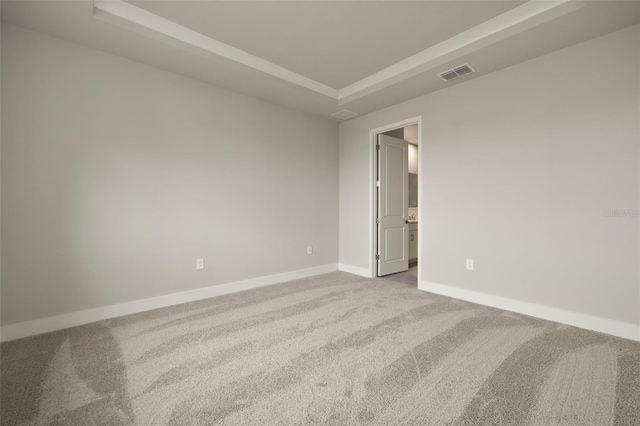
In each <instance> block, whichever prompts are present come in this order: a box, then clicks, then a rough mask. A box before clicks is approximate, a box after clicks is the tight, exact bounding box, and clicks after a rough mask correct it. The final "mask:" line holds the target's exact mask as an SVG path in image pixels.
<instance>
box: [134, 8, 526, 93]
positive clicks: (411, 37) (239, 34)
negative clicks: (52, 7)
mask: <svg viewBox="0 0 640 426" xmlns="http://www.w3.org/2000/svg"><path fill="white" fill-rule="evenodd" d="M129 3H132V4H135V5H136V6H138V7H141V8H143V9H145V10H148V11H150V12H152V13H154V14H156V15H159V16H162V17H163V18H167V19H170V20H171V21H173V22H176V23H178V24H180V25H184V26H186V27H188V28H191V29H193V30H195V31H197V32H199V33H202V34H204V35H206V36H209V37H211V38H214V39H216V40H219V41H221V42H223V43H226V44H229V45H231V46H233V47H236V48H238V49H241V50H244V51H245V52H248V53H251V54H253V55H256V56H259V57H260V58H263V59H266V60H268V61H270V62H273V63H276V64H278V65H281V66H283V67H285V68H288V69H290V70H292V71H295V72H297V73H300V74H302V75H304V76H307V77H309V78H311V79H313V80H317V81H319V82H320V83H323V84H326V85H327V86H330V87H333V88H335V89H341V88H342V87H345V86H348V85H350V84H352V83H355V82H356V81H358V80H361V79H363V78H365V77H367V76H369V75H371V74H373V73H375V72H377V71H380V70H381V69H383V68H386V67H388V66H389V65H393V64H394V63H396V62H398V61H400V60H402V59H405V58H407V57H409V56H411V55H413V54H415V53H418V52H420V51H421V50H424V49H426V48H427V47H431V46H433V45H434V44H437V43H440V42H442V41H444V40H446V39H448V38H450V37H453V36H455V35H456V34H459V33H461V32H462V31H464V30H466V29H468V28H471V27H473V26H475V25H478V24H480V23H482V22H484V21H486V20H488V19H491V18H493V17H495V16H497V15H499V14H501V13H503V12H506V11H507V10H509V9H512V8H514V7H515V6H518V5H520V4H522V3H524V1H517V2H516V1H450V2H442V1H424V2H415V1H410V2H405V1H400V2H397V1H394V2H389V1H387V2H385V1H376V2H362V1H355V2H327V1H317V2H308V1H305V2H271V1H269V2H245V1H236V2H229V1H223V2H220V1H130V2H129Z"/></svg>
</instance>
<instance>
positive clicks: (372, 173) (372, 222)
mask: <svg viewBox="0 0 640 426" xmlns="http://www.w3.org/2000/svg"><path fill="white" fill-rule="evenodd" d="M412 124H417V125H418V282H421V279H422V262H421V261H420V260H421V258H420V250H421V247H422V234H423V230H424V226H423V225H422V224H423V222H422V217H423V210H424V208H422V207H421V206H424V204H423V201H422V191H421V184H420V176H422V154H421V152H422V148H423V146H422V116H421V115H419V116H417V117H413V118H408V119H406V120H402V121H397V122H395V123H391V124H387V125H386V126H381V127H376V128H375V129H371V130H369V188H370V191H369V230H370V232H369V276H370V277H371V278H375V277H376V272H377V271H376V261H375V259H376V245H377V243H378V242H377V234H376V203H377V202H378V200H377V199H376V169H377V167H378V165H377V164H376V161H375V160H376V142H377V140H376V137H377V136H378V135H379V134H380V133H386V132H389V131H391V130H396V129H400V128H402V127H407V126H411V125H412Z"/></svg>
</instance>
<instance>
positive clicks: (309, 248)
mask: <svg viewBox="0 0 640 426" xmlns="http://www.w3.org/2000/svg"><path fill="white" fill-rule="evenodd" d="M307 254H313V246H307Z"/></svg>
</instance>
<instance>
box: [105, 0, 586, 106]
mask: <svg viewBox="0 0 640 426" xmlns="http://www.w3.org/2000/svg"><path fill="white" fill-rule="evenodd" d="M585 4H586V3H585V0H553V1H547V0H530V1H528V2H527V3H524V4H522V5H520V6H518V7H515V8H513V9H511V10H509V11H507V12H505V13H503V14H501V15H498V16H496V17H494V18H492V19H490V20H488V21H485V22H483V23H481V24H479V25H476V26H475V27H473V28H470V29H469V30H466V31H464V32H462V33H460V34H458V35H456V36H454V37H451V38H450V39H448V40H445V41H443V42H441V43H438V44H436V45H434V46H432V47H430V48H428V49H425V50H423V51H421V52H418V53H416V54H415V55H412V56H410V57H408V58H406V59H403V60H401V61H399V62H397V63H395V64H393V65H391V66H389V67H387V68H385V69H383V70H381V71H378V72H376V73H374V74H371V75H370V76H368V77H365V78H363V79H362V80H359V81H357V82H355V83H353V84H350V85H348V86H346V87H343V88H342V89H339V90H338V89H335V88H333V87H330V86H327V85H325V84H323V83H320V82H319V81H316V80H313V79H311V78H308V77H305V76H304V75H302V74H298V73H296V72H294V71H292V70H289V69H287V68H284V67H281V66H280V65H277V64H274V63H272V62H269V61H267V60H265V59H262V58H260V57H258V56H255V55H252V54H250V53H247V52H245V51H243V50H240V49H237V48H235V47H233V46H230V45H228V44H225V43H222V42H220V41H218V40H215V39H213V38H211V37H208V36H205V35H204V34H201V33H199V32H196V31H194V30H191V29H189V28H187V27H184V26H182V25H180V24H177V23H175V22H173V21H170V20H168V19H165V18H162V17H160V16H158V15H155V14H153V13H151V12H148V11H146V10H144V9H142V8H139V7H137V6H134V5H132V4H130V3H126V2H125V1H123V0H94V3H93V16H94V17H96V18H99V19H102V20H104V21H107V22H110V23H112V24H115V25H118V26H120V27H123V28H126V29H129V30H132V31H134V32H137V33H139V34H143V35H146V36H149V37H152V38H155V39H158V40H160V41H163V42H165V43H168V44H172V45H177V46H178V47H180V48H182V49H184V50H189V51H192V52H194V53H196V54H199V55H204V56H205V57H208V58H211V59H214V60H220V59H226V60H229V61H232V62H233V63H237V64H241V65H244V66H247V67H250V68H252V69H255V70H258V71H261V72H263V73H265V74H269V75H271V76H274V77H277V78H280V79H282V80H285V81H287V82H289V83H292V84H295V85H297V86H299V87H303V88H305V89H308V90H311V91H313V92H316V93H320V94H322V95H324V96H327V97H329V98H332V99H334V100H336V101H338V105H344V104H346V103H348V102H351V101H353V100H355V99H358V98H361V97H363V96H366V95H369V94H371V93H374V92H376V91H378V90H381V89H384V88H386V87H389V86H391V85H393V84H396V83H398V82H400V81H403V80H406V79H408V78H411V77H413V76H415V75H417V74H420V73H423V72H425V71H428V70H430V69H433V68H436V67H438V66H440V65H442V64H445V63H447V62H448V61H451V60H454V59H457V58H460V57H462V56H464V55H467V54H469V53H471V52H474V51H476V50H479V49H481V48H483V47H486V46H489V45H491V44H494V43H496V42H499V41H501V40H504V39H506V38H508V37H511V36H513V35H515V34H518V33H521V32H523V31H526V30H528V29H530V28H533V27H535V26H538V25H541V24H543V23H545V22H548V21H550V20H552V19H555V18H557V17H560V16H562V15H565V14H567V13H571V12H573V11H576V10H578V9H580V8H582V7H584V6H585Z"/></svg>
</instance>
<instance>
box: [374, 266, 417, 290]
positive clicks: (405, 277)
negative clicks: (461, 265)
mask: <svg viewBox="0 0 640 426" xmlns="http://www.w3.org/2000/svg"><path fill="white" fill-rule="evenodd" d="M380 278H384V279H385V280H391V281H395V282H399V283H406V284H413V285H414V286H416V287H417V286H418V264H417V263H412V264H410V265H409V270H408V271H405V272H398V273H397V274H391V275H386V276H384V277H380Z"/></svg>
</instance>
